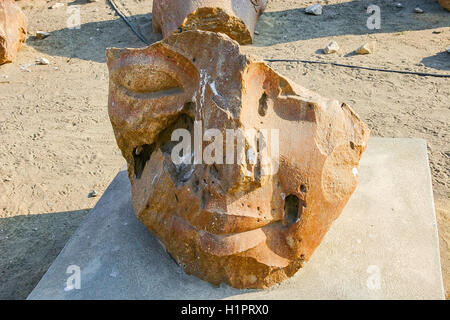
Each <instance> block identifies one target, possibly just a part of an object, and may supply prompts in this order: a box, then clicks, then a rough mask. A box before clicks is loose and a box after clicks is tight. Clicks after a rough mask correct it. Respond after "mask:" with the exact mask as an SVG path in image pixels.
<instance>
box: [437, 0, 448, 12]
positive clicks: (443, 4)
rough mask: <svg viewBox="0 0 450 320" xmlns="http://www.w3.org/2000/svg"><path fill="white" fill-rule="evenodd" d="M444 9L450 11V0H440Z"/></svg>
mask: <svg viewBox="0 0 450 320" xmlns="http://www.w3.org/2000/svg"><path fill="white" fill-rule="evenodd" d="M438 1H439V3H440V4H441V6H442V7H443V8H444V9H447V10H448V11H450V0H438Z"/></svg>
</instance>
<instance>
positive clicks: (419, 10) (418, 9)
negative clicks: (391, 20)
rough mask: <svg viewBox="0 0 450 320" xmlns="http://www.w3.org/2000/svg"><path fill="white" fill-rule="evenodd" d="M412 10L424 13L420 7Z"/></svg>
mask: <svg viewBox="0 0 450 320" xmlns="http://www.w3.org/2000/svg"><path fill="white" fill-rule="evenodd" d="M414 12H415V13H424V12H425V11H423V10H422V9H420V8H419V7H417V8H414Z"/></svg>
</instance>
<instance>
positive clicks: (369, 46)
mask: <svg viewBox="0 0 450 320" xmlns="http://www.w3.org/2000/svg"><path fill="white" fill-rule="evenodd" d="M374 51H375V43H374V42H368V43H366V44H364V45H363V46H361V47H359V48H358V49H357V50H356V53H357V54H371V53H373V52H374Z"/></svg>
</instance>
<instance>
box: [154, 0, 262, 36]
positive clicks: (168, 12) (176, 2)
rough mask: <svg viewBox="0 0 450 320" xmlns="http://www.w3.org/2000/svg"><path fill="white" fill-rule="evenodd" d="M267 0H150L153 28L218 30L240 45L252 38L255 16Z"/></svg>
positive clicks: (260, 12)
mask: <svg viewBox="0 0 450 320" xmlns="http://www.w3.org/2000/svg"><path fill="white" fill-rule="evenodd" d="M268 1H269V0H154V1H153V10H152V14H153V16H152V21H153V30H154V31H155V32H162V34H163V37H164V38H166V37H167V36H169V35H170V34H172V33H173V32H174V31H177V30H179V31H186V30H206V31H213V32H222V33H225V34H226V35H228V36H229V37H230V38H232V39H233V40H236V41H237V42H239V43H240V44H249V43H252V41H253V34H254V31H255V25H256V22H257V20H258V17H259V16H260V15H261V14H262V13H263V12H264V9H265V8H266V5H267V2H268Z"/></svg>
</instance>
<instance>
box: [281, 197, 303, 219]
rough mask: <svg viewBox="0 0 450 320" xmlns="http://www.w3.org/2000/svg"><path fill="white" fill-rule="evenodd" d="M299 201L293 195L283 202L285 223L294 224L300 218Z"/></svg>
mask: <svg viewBox="0 0 450 320" xmlns="http://www.w3.org/2000/svg"><path fill="white" fill-rule="evenodd" d="M299 207H300V199H299V198H298V197H297V196H296V195H293V194H290V195H288V196H287V197H286V200H285V201H284V219H285V221H286V222H287V223H289V224H290V223H294V222H295V221H297V219H298V218H299V217H300V210H299Z"/></svg>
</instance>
